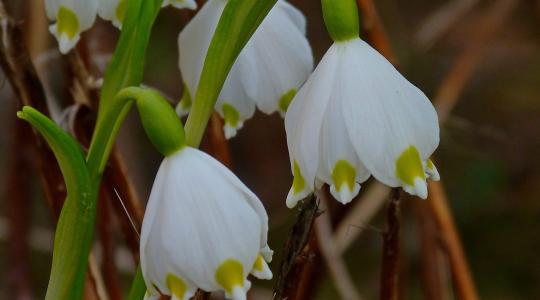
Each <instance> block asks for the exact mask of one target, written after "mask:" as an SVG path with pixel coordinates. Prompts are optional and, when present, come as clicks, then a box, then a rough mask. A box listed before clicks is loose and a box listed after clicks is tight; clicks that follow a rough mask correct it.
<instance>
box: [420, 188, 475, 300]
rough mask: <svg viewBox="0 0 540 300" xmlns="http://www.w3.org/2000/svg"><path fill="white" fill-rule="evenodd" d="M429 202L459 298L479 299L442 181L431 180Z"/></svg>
mask: <svg viewBox="0 0 540 300" xmlns="http://www.w3.org/2000/svg"><path fill="white" fill-rule="evenodd" d="M428 188H429V196H428V200H427V201H428V203H429V205H430V208H431V211H432V214H433V215H434V217H435V221H436V222H437V225H438V227H439V229H440V232H441V238H442V240H443V242H444V246H445V250H446V252H447V253H448V258H449V260H450V268H451V270H452V278H453V280H454V284H455V286H456V290H457V294H458V298H459V299H462V300H477V299H479V297H478V294H477V292H476V287H475V286H474V280H473V278H472V275H471V271H470V269H469V265H468V264H467V259H466V257H465V253H464V251H463V245H462V244H461V240H460V238H459V234H458V232H457V229H456V226H455V224H454V220H453V218H452V215H451V213H450V208H449V207H448V204H447V203H448V200H447V198H446V194H445V192H444V188H443V186H442V184H441V183H440V182H435V181H431V182H429V185H428Z"/></svg>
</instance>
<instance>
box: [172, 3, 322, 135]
mask: <svg viewBox="0 0 540 300" xmlns="http://www.w3.org/2000/svg"><path fill="white" fill-rule="evenodd" d="M226 4H227V1H226V0H209V1H208V2H206V3H205V4H204V6H203V7H202V8H201V10H200V12H199V13H198V14H197V15H196V16H195V17H194V18H193V20H192V21H191V22H190V23H189V24H188V25H187V26H186V27H185V28H184V29H183V30H182V32H181V33H180V36H179V38H178V43H179V49H180V63H179V64H180V70H181V72H182V76H183V78H184V83H185V88H186V89H187V93H185V97H184V98H183V100H182V102H181V103H180V104H179V105H178V107H177V111H178V113H179V114H180V115H185V114H187V113H188V111H189V108H190V106H191V103H190V99H193V98H194V96H195V95H194V94H195V92H196V90H197V85H198V83H199V77H200V75H201V72H202V68H203V64H204V59H205V58H206V52H207V49H208V46H209V45H210V42H211V39H212V36H213V34H214V31H215V29H216V26H217V23H218V21H219V18H220V16H221V13H222V12H223V9H224V7H225V5H226ZM305 34H306V21H305V18H304V16H303V15H302V13H301V12H300V11H298V10H297V9H296V8H294V7H293V6H292V5H290V4H289V3H288V2H286V1H284V0H278V2H277V3H276V5H275V6H274V7H273V8H272V10H271V11H270V13H269V14H268V16H267V17H266V18H265V19H264V20H263V22H262V23H261V25H260V26H259V28H258V29H257V30H256V31H255V33H254V34H253V36H252V38H251V39H250V40H249V41H248V43H247V44H246V46H245V47H244V49H243V50H242V52H241V53H240V55H239V57H238V58H237V60H236V62H235V64H234V65H233V67H232V69H231V71H230V73H229V75H228V77H227V79H226V81H225V84H224V86H223V89H222V91H221V94H220V95H219V97H218V100H217V102H216V106H215V109H216V111H218V112H219V114H220V115H221V116H222V117H223V118H224V120H225V128H224V130H225V135H226V136H227V138H230V137H233V136H235V135H236V132H237V130H238V129H240V128H241V127H242V126H243V123H244V121H245V120H247V119H249V118H251V117H252V116H253V113H254V112H255V106H257V107H258V108H259V109H260V110H261V111H263V112H265V113H267V114H271V113H273V112H275V111H279V112H280V113H284V112H285V111H286V110H287V107H288V105H289V103H290V101H291V100H292V98H293V96H294V95H295V93H296V90H297V89H298V88H299V87H300V86H301V85H302V84H303V83H304V81H305V80H306V78H307V77H308V76H309V73H310V72H311V71H312V70H313V55H312V53H311V48H310V46H309V43H308V41H307V39H306V37H305Z"/></svg>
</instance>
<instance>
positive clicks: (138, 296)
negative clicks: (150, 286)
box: [127, 266, 146, 300]
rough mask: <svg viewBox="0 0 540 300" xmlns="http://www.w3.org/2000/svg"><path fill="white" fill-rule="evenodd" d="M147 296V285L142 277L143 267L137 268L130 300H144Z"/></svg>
mask: <svg viewBox="0 0 540 300" xmlns="http://www.w3.org/2000/svg"><path fill="white" fill-rule="evenodd" d="M145 294H146V284H145V283H144V278H143V275H142V270H141V266H138V267H137V271H136V272H135V277H134V278H133V282H132V283H131V289H130V291H129V296H128V298H127V299H128V300H142V299H143V298H144V295H145Z"/></svg>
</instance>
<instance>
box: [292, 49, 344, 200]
mask: <svg viewBox="0 0 540 300" xmlns="http://www.w3.org/2000/svg"><path fill="white" fill-rule="evenodd" d="M337 54H338V53H337V51H336V48H335V47H331V48H330V49H329V50H328V52H327V53H326V54H325V55H324V57H323V59H322V60H321V62H320V64H319V65H318V66H317V68H316V69H315V71H314V72H313V74H312V75H311V76H310V78H309V79H308V81H307V82H306V83H305V85H304V86H303V87H302V88H301V89H300V91H299V92H298V94H297V95H296V97H294V99H293V101H292V103H291V105H290V106H289V109H288V111H287V114H286V115H285V130H286V132H287V146H288V148H289V157H290V160H291V171H293V174H294V173H295V170H294V167H295V163H296V164H297V165H298V167H299V170H300V173H301V177H302V178H303V179H304V181H305V188H304V189H302V191H300V192H299V193H295V192H294V191H293V190H292V189H291V192H289V196H288V197H287V206H289V207H291V206H294V205H296V202H297V200H299V199H298V197H300V196H307V195H308V194H309V193H311V192H312V191H313V187H314V183H315V175H316V173H317V169H318V167H319V166H318V161H319V143H320V140H319V139H320V131H321V126H322V123H323V118H324V113H325V111H326V107H327V105H328V103H329V102H330V100H331V99H330V94H331V91H332V84H333V79H334V76H335V73H336V67H337V62H338V55H337Z"/></svg>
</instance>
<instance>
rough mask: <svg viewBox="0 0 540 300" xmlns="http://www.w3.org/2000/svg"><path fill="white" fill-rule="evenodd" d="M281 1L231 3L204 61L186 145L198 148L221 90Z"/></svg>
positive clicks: (223, 15) (253, 0)
mask: <svg viewBox="0 0 540 300" xmlns="http://www.w3.org/2000/svg"><path fill="white" fill-rule="evenodd" d="M276 1H277V0H229V1H228V2H227V5H226V6H225V9H224V10H223V13H222V14H221V18H220V20H219V23H218V25H217V27H216V31H215V33H214V36H213V38H212V42H211V43H210V46H209V48H208V53H207V55H206V59H205V61H204V66H203V70H202V72H201V79H200V80H199V86H198V87H197V91H196V94H195V100H194V101H193V106H192V108H191V112H190V114H189V117H188V120H187V122H186V142H187V145H188V146H191V147H198V146H199V144H200V143H201V140H202V138H203V135H204V131H205V130H206V126H207V124H208V120H209V119H210V116H211V115H212V111H213V110H214V105H215V103H216V101H217V98H218V96H219V93H220V92H221V88H222V87H223V84H224V83H225V79H226V78H227V75H228V74H229V71H230V70H231V68H232V66H233V64H234V62H235V61H236V58H237V57H238V55H239V54H240V52H241V51H242V49H243V48H244V46H245V45H246V43H247V42H248V40H249V39H250V38H251V36H252V35H253V33H254V32H255V30H256V29H257V27H258V26H259V25H260V24H261V22H262V20H263V19H264V18H265V17H266V15H267V14H268V12H269V11H270V9H272V7H273V6H274V4H275V3H276Z"/></svg>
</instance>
